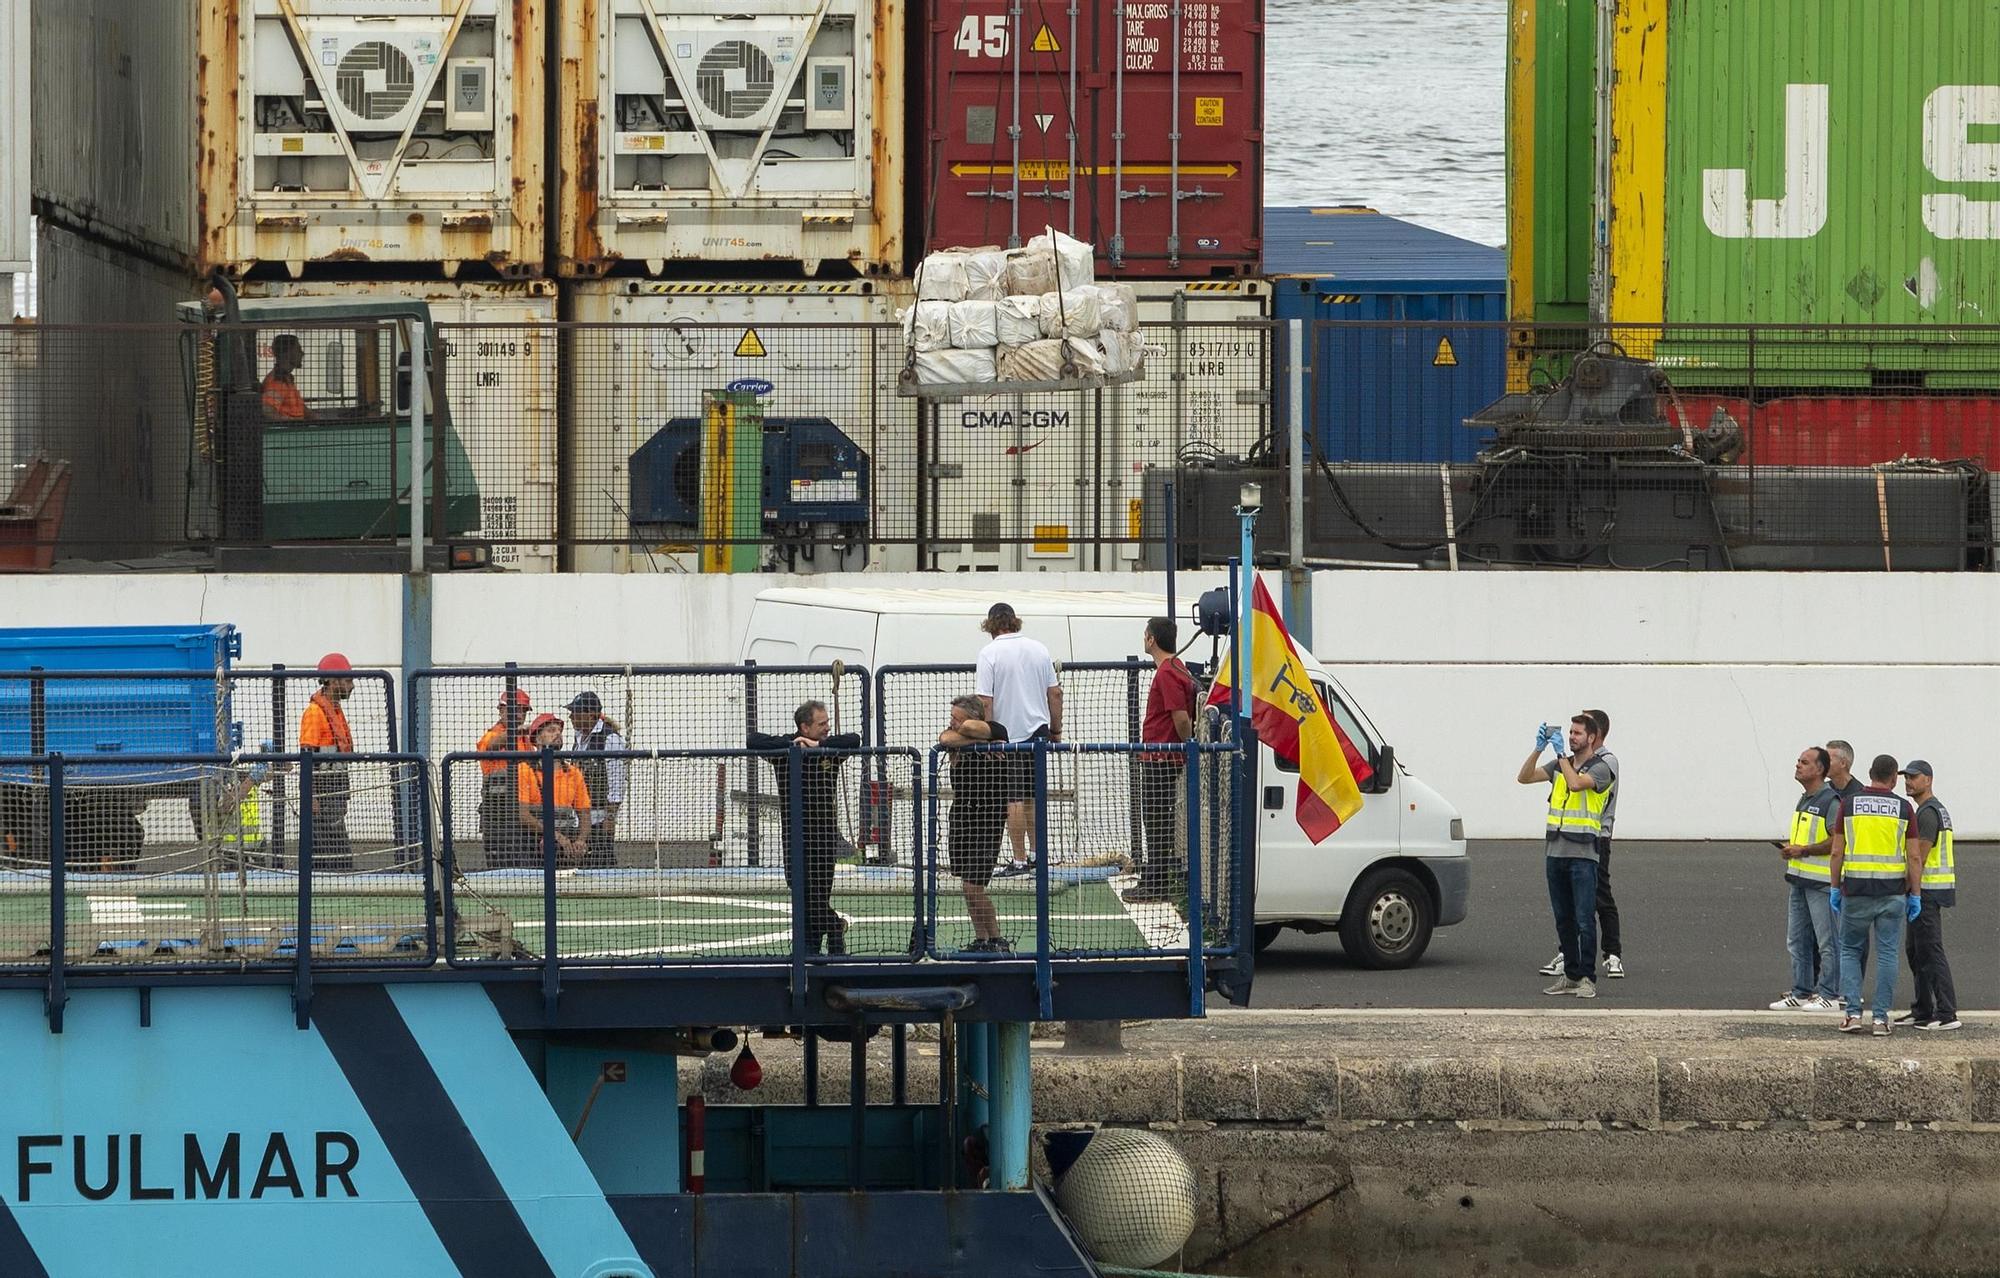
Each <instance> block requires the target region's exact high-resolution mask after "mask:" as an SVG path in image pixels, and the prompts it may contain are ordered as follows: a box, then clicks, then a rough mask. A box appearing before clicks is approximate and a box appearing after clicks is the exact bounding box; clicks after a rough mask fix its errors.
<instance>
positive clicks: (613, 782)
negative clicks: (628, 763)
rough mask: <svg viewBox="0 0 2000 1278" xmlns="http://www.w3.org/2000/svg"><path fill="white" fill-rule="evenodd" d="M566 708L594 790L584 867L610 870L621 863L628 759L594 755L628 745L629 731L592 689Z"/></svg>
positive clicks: (587, 781) (576, 747)
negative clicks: (610, 715) (619, 845)
mask: <svg viewBox="0 0 2000 1278" xmlns="http://www.w3.org/2000/svg"><path fill="white" fill-rule="evenodd" d="M564 709H566V710H568V711H569V726H570V727H571V728H573V729H575V735H574V736H573V737H571V739H570V743H569V748H570V749H572V750H579V751H582V752H584V755H585V757H584V759H583V760H582V761H581V762H580V763H579V764H578V765H577V766H578V767H579V768H580V769H581V770H582V772H583V781H584V784H585V785H586V786H587V787H589V790H590V845H589V849H588V850H587V851H586V852H585V853H584V857H583V868H584V869H586V870H608V869H611V868H612V867H613V866H615V865H617V864H618V858H617V857H616V856H615V855H613V848H614V847H615V846H616V840H617V835H618V808H619V805H620V804H622V803H624V802H625V760H623V759H615V758H614V759H606V758H602V757H599V758H595V759H593V758H590V757H589V756H590V755H593V754H594V755H598V756H602V755H603V754H604V753H605V752H606V751H617V750H623V749H624V748H625V734H623V733H622V732H620V731H618V725H617V724H615V723H613V722H612V721H611V720H609V719H607V718H605V717H604V701H603V700H602V699H601V698H600V697H599V696H598V695H597V694H596V693H595V692H591V691H588V690H585V691H583V692H579V693H577V694H576V695H575V696H574V697H571V698H570V700H569V705H567V706H565V707H564Z"/></svg>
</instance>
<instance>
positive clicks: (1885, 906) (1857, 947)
mask: <svg viewBox="0 0 2000 1278" xmlns="http://www.w3.org/2000/svg"><path fill="white" fill-rule="evenodd" d="M1907 908H1908V902H1907V901H1906V900H1905V899H1904V897H1903V895H1902V893H1900V892H1898V893H1897V894H1895V895H1894V896H1844V897H1842V898H1841V902H1840V997H1841V1000H1842V1001H1843V1002H1844V1003H1846V1004H1847V1014H1848V1015H1849V1016H1859V1015H1861V965H1862V963H1863V962H1864V961H1866V959H1867V957H1868V936H1869V933H1870V932H1873V933H1874V936H1875V1001H1874V1002H1873V1003H1871V1004H1869V1008H1868V1010H1869V1011H1871V1012H1873V1013H1874V1016H1875V1019H1876V1020H1878V1021H1886V1020H1888V1019H1889V1008H1890V1005H1891V1004H1893V1003H1894V1002H1895V1001H1896V974H1897V972H1898V971H1900V970H1901V967H1902V958H1903V945H1902V942H1903V919H1904V918H1905V917H1906V915H1905V911H1906V909H1907Z"/></svg>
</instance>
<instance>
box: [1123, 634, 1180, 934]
mask: <svg viewBox="0 0 2000 1278" xmlns="http://www.w3.org/2000/svg"><path fill="white" fill-rule="evenodd" d="M1179 637H1180V630H1179V627H1177V626H1176V625H1175V624H1174V621H1173V618H1171V617H1155V618H1153V619H1152V620H1151V621H1148V622H1147V623H1146V639H1145V644H1146V655H1147V656H1149V657H1151V658H1152V659H1153V687H1152V690H1151V691H1149V692H1148V693H1147V694H1146V718H1145V721H1144V723H1143V725H1142V726H1141V728H1140V731H1139V739H1140V740H1141V741H1142V742H1143V743H1144V744H1146V745H1172V746H1178V745H1180V744H1181V743H1182V742H1184V741H1187V740H1189V739H1191V738H1192V737H1193V736H1194V715H1195V709H1194V706H1195V687H1194V676H1193V675H1191V674H1189V673H1188V668H1187V667H1186V666H1185V665H1183V664H1182V663H1181V659H1180V658H1179V657H1178V656H1176V655H1175V650H1176V647H1177V644H1176V640H1178V639H1179ZM1185 762H1186V760H1185V756H1184V755H1183V754H1182V752H1181V751H1179V750H1160V751H1145V752H1141V753H1140V755H1139V819H1140V823H1141V824H1142V825H1144V826H1145V830H1146V855H1145V858H1144V859H1143V860H1142V861H1141V862H1140V865H1139V885H1138V886H1137V887H1135V888H1133V889H1132V890H1131V891H1130V892H1127V893H1126V894H1125V899H1126V900H1128V901H1169V900H1172V899H1173V898H1174V896H1175V895H1176V894H1177V893H1178V892H1179V890H1180V880H1181V879H1182V878H1183V877H1184V876H1185V875H1186V868H1185V862H1184V861H1183V859H1182V857H1183V853H1182V851H1181V848H1180V839H1179V837H1178V836H1179V833H1180V823H1179V822H1178V821H1176V820H1175V819H1174V804H1175V800H1176V798H1177V797H1178V796H1179V795H1180V793H1181V790H1182V787H1183V781H1182V776H1183V773H1182V767H1183V765H1184V764H1185Z"/></svg>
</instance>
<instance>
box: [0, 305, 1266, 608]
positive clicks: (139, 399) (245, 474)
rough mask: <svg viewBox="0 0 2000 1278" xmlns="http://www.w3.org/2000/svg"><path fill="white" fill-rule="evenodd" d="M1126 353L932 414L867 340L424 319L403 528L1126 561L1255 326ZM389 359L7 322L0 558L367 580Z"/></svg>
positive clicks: (1210, 434)
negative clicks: (430, 323) (264, 569)
mask: <svg viewBox="0 0 2000 1278" xmlns="http://www.w3.org/2000/svg"><path fill="white" fill-rule="evenodd" d="M885 310H886V308H885ZM1141 336H1142V338H1143V340H1144V343H1145V349H1146V351H1147V358H1148V361H1149V363H1148V368H1149V372H1148V375H1147V377H1146V378H1145V379H1144V380H1142V381H1139V382H1136V383H1131V384H1126V385H1120V386H1114V387H1109V388H1104V389H1100V390H1095V391H1070V392H1061V393H1039V394H1020V393H1008V392H1006V391H1005V389H1004V386H1002V387H996V393H995V394H993V395H990V396H984V397H978V398H972V399H965V400H955V401H947V402H939V401H934V400H925V399H918V398H912V397H906V396H903V395H901V394H899V392H898V386H899V378H900V375H901V374H902V372H903V370H904V368H905V365H906V363H907V360H908V351H907V348H906V346H905V341H904V337H903V334H902V332H901V329H900V327H899V326H898V325H896V324H894V323H781V324H775V325H760V326H758V327H756V328H754V329H746V328H745V327H744V326H743V325H741V324H729V325H723V324H716V323H704V322H694V321H690V322H660V323H626V324H586V323H574V324H519V325H499V324H439V325H437V341H436V344H435V347H434V351H433V355H434V359H435V364H434V367H433V372H432V378H431V382H432V393H431V396H430V397H429V399H428V401H427V403H428V409H427V424H426V439H427V441H428V444H427V448H426V453H427V457H426V460H425V462H424V465H423V467H422V473H421V477H420V479H419V482H418V484H417V485H416V490H417V493H418V497H419V500H420V501H422V502H423V503H424V505H425V524H426V529H427V536H428V537H430V538H433V539H436V540H439V541H446V542H450V541H468V542H483V543H486V544H487V545H488V546H489V547H490V549H491V552H492V555H493V559H494V561H495V562H496V563H497V564H499V565H500V566H502V567H509V568H515V569H523V570H548V569H554V568H557V567H571V568H576V569H581V570H632V571H684V570H695V569H699V568H704V567H706V568H725V567H726V568H729V569H732V570H739V571H742V570H755V569H771V570H780V569H782V570H792V569H796V570H801V571H806V570H840V569H857V568H861V567H864V566H868V565H871V564H873V565H876V566H888V567H892V568H906V569H922V568H940V569H957V568H1013V569H1034V568H1037V567H1048V568H1063V567H1070V568H1084V569H1111V568H1117V567H1120V566H1121V565H1130V564H1133V563H1135V562H1136V561H1137V560H1138V559H1139V558H1140V557H1141V547H1142V545H1143V543H1144V542H1145V540H1146V536H1147V534H1146V532H1145V530H1144V521H1143V518H1142V509H1141V504H1142V500H1143V497H1144V491H1145V487H1146V477H1147V476H1148V475H1149V474H1154V473H1171V472H1172V470H1173V469H1174V468H1175V467H1176V466H1177V465H1178V464H1179V462H1180V459H1182V458H1183V457H1188V456H1197V457H1204V458H1206V457H1213V456H1217V455H1242V454H1245V453H1248V452H1251V451H1252V450H1253V449H1254V448H1255V447H1256V446H1257V445H1258V442H1259V441H1260V440H1262V439H1264V437H1265V436H1266V435H1267V434H1268V432H1269V429H1270V402H1269V369H1270V358H1271V341H1270V337H1271V329H1270V326H1269V325H1268V324H1267V323H1265V322H1261V321H1251V320H1245V321H1240V322H1228V323H1219V322H1196V321H1190V320H1185V319H1183V320H1179V321H1168V322H1161V323H1153V324H1142V325H1141ZM746 341H754V342H755V354H754V357H753V356H752V355H746V354H743V353H742V351H743V348H744V345H745V342H746ZM408 346H409V337H408V334H407V333H406V332H404V331H403V326H399V325H398V324H395V323H384V322H379V321H373V320H371V321H366V322H362V321H354V322H346V321H338V322H337V321H329V320H324V319H320V320H298V321H293V320H284V321H282V322H280V321H275V320H269V319H267V320H263V321H260V322H259V323H258V324H255V325H242V326H234V325H216V326H197V325H194V324H191V323H190V324H180V325H173V324H153V325H126V326H119V327H116V328H104V327H81V326H61V325H46V326H40V327H36V328H31V329H26V330H17V331H16V333H15V334H14V335H13V337H12V339H11V345H10V347H9V350H10V353H11V359H9V360H7V361H5V362H4V363H0V378H4V381H3V382H0V461H4V462H5V463H7V464H10V465H12V466H14V467H16V468H17V473H16V479H17V485H16V486H17V488H18V489H19V491H18V492H17V493H16V494H14V498H15V500H14V503H13V504H14V507H15V509H14V510H13V512H12V513H11V514H6V515H0V555H6V554H11V555H15V556H18V557H19V559H20V562H21V563H22V564H23V565H24V566H44V567H45V566H47V564H48V563H49V562H50V561H52V560H54V559H57V558H65V559H77V560H91V561H103V560H108V559H117V558H133V557H145V558H158V557H163V556H166V557H174V556H178V557H182V558H184V559H186V561H187V562H188V563H189V564H190V565H191V566H193V565H197V564H200V563H203V562H206V561H207V560H208V559H212V558H217V557H220V558H226V559H230V560H231V561H232V562H236V563H242V564H245V565H249V564H251V563H254V562H255V561H256V560H257V559H259V558H261V559H264V560H271V561H274V562H281V563H291V564H297V565H299V566H303V567H313V566H316V565H317V564H318V563H319V562H321V561H322V560H326V559H338V558H341V557H342V556H345V557H346V558H347V559H348V560H349V561H351V560H352V559H353V558H354V557H355V556H359V555H364V554H375V555H376V556H377V557H378V559H379V560H380V562H382V563H384V564H386V565H390V566H394V560H393V550H394V546H395V543H396V540H397V538H398V537H399V536H402V535H403V534H405V533H406V531H407V528H408V524H409V500H410V491H411V488H412V485H411V483H410V476H411V474H412V472H413V467H412V466H411V464H410V456H409V437H410V429H411V427H410V419H409V409H410V394H409V371H408V368H409V354H408ZM281 353H283V358H284V363H285V364H286V365H287V368H286V369H280V368H279V367H278V364H279V361H280V357H281ZM294 364H296V365H297V366H296V367H295V368H293V367H290V366H291V365H294ZM246 368H248V369H250V370H252V372H253V375H252V376H249V377H248V378H247V380H246V378H245V377H244V375H242V373H241V370H243V369H246ZM231 370H238V371H237V372H236V373H234V374H232V372H231ZM274 373H277V374H279V375H280V376H279V380H278V382H277V383H274V382H273V381H272V380H271V379H272V376H273V374H274ZM274 387H275V388H274ZM732 388H733V389H732ZM294 413H296V414H299V415H298V416H286V415H285V414H294ZM704 458H706V459H707V460H706V461H704ZM38 462H39V463H44V464H45V467H46V469H45V470H36V471H34V473H33V474H31V473H30V468H31V467H33V466H34V465H35V464H36V463H38ZM45 476H57V477H59V478H60V481H61V488H60V491H58V487H57V483H56V480H55V479H53V478H45ZM272 547H277V548H278V549H279V550H280V551H285V550H290V551H303V550H304V549H305V548H315V549H316V550H317V551H318V552H319V555H318V556H317V557H313V556H306V555H303V554H292V555H290V556H280V555H279V554H277V553H275V552H273V551H272V549H271V548H272ZM704 551H706V552H707V556H706V558H704V555H703V552H704Z"/></svg>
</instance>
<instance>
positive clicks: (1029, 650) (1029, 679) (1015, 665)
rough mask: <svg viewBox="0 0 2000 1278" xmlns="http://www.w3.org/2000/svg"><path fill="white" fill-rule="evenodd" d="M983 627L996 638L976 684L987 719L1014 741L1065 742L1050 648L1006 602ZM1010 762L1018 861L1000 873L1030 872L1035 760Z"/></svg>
mask: <svg viewBox="0 0 2000 1278" xmlns="http://www.w3.org/2000/svg"><path fill="white" fill-rule="evenodd" d="M979 628H980V629H981V630H984V631H985V632H986V633H987V634H989V635H991V636H993V641H992V642H991V643H989V644H987V645H986V646H985V647H984V648H981V649H980V650H979V666H978V681H977V683H976V684H975V686H974V688H973V691H975V692H977V693H978V694H979V699H980V701H981V702H983V703H984V704H985V706H986V718H987V720H988V721H989V722H995V721H997V722H999V723H1004V724H1006V725H1007V735H1008V737H1009V739H1010V740H1014V741H1035V740H1048V741H1060V740H1062V688H1061V687H1059V686H1058V685H1057V683H1056V665H1055V662H1054V661H1053V660H1052V659H1051V658H1050V657H1049V650H1048V649H1047V648H1046V647H1044V646H1042V643H1041V641H1040V640H1036V639H1030V638H1029V637H1028V636H1026V635H1024V634H1022V633H1021V619H1020V618H1019V617H1018V616H1016V615H1015V614H1014V609H1013V608H1012V607H1010V606H1008V605H1007V604H1003V603H997V604H994V605H993V606H992V607H991V608H989V609H987V611H986V620H985V621H984V622H982V623H981V624H980V627H979ZM1009 763H1010V765H1011V766H1010V769H1009V773H1008V782H1007V800H1008V802H1007V837H1008V838H1009V839H1010V840H1011V841H1012V843H1013V845H1014V860H1013V863H1012V864H1011V865H1009V866H1007V868H1005V869H1003V870H1001V871H999V873H1000V874H1002V875H1009V874H1026V873H1027V872H1028V871H1029V870H1031V869H1033V868H1034V862H1033V861H1030V860H1029V859H1028V830H1029V828H1030V827H1031V826H1033V825H1034V823H1035V761H1034V758H1033V756H1031V755H1028V754H1019V755H1014V756H1012V757H1011V758H1010V760H1009ZM1035 854H1036V855H1037V856H1040V855H1043V854H1044V850H1043V849H1042V848H1040V847H1037V848H1036V849H1035Z"/></svg>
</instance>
